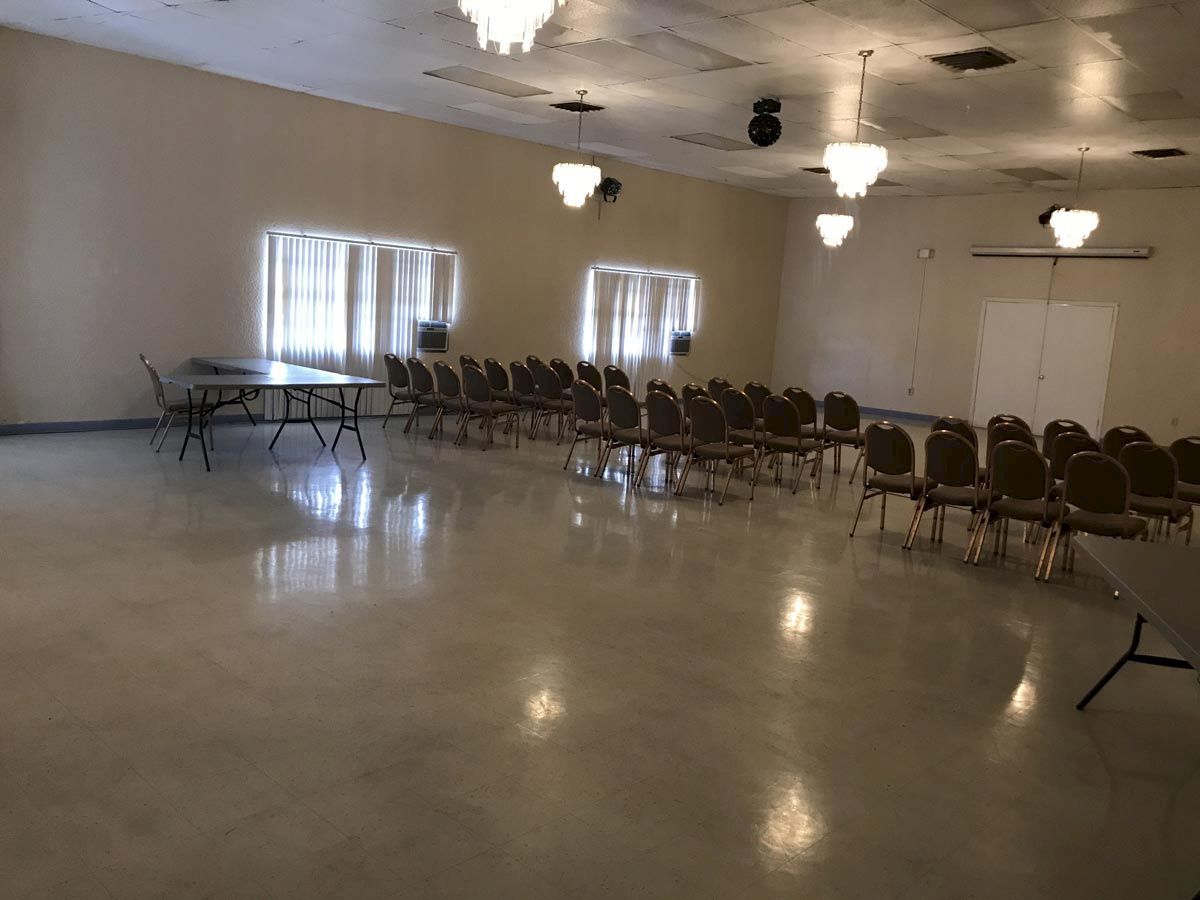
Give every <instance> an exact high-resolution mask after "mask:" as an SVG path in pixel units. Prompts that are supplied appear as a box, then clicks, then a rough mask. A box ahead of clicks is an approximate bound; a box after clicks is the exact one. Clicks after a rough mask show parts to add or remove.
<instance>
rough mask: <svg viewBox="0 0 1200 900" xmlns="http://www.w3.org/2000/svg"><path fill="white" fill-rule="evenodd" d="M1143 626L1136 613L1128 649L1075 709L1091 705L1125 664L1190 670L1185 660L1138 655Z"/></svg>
mask: <svg viewBox="0 0 1200 900" xmlns="http://www.w3.org/2000/svg"><path fill="white" fill-rule="evenodd" d="M1114 596H1116V595H1114ZM1145 624H1146V620H1145V619H1144V618H1143V617H1142V614H1141V613H1138V614H1137V618H1136V619H1135V620H1134V623H1133V640H1132V641H1130V644H1129V649H1128V650H1126V651H1125V653H1124V654H1122V656H1121V658H1120V659H1118V660H1117V661H1116V662H1115V663H1113V666H1112V668H1111V669H1109V670H1108V671H1107V672H1105V673H1104V677H1103V678H1101V679H1100V680H1099V681H1097V682H1096V683H1095V684H1094V685H1093V686H1092V689H1091V690H1090V691H1088V692H1087V693H1086V694H1084V695H1083V699H1082V700H1080V701H1079V702H1078V703H1076V704H1075V708H1076V709H1083V708H1084V707H1086V706H1087V705H1088V704H1089V703H1091V702H1092V699H1093V698H1094V697H1095V696H1096V695H1097V694H1099V693H1100V692H1101V691H1102V690H1104V686H1105V685H1107V684H1108V683H1109V682H1110V681H1112V680H1113V676H1115V675H1116V674H1117V673H1118V672H1120V671H1121V669H1122V667H1124V665H1125V663H1128V662H1134V663H1142V664H1143V665H1147V666H1162V667H1164V668H1167V669H1190V668H1192V664H1191V663H1189V662H1188V661H1187V660H1183V659H1173V658H1171V657H1169V656H1153V655H1151V654H1146V653H1138V652H1137V650H1138V644H1139V643H1140V642H1141V640H1142V626H1143V625H1145Z"/></svg>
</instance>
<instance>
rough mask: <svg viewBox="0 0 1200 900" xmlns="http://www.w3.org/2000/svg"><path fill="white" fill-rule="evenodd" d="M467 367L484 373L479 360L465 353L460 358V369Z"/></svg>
mask: <svg viewBox="0 0 1200 900" xmlns="http://www.w3.org/2000/svg"><path fill="white" fill-rule="evenodd" d="M467 366H471V367H472V368H476V369H479V370H480V371H481V372H482V371H483V366H481V365H480V364H479V360H477V359H476V358H475V357H473V356H472V355H471V354H470V353H464V354H462V355H461V356H459V358H458V367H459V368H460V369H465V368H467Z"/></svg>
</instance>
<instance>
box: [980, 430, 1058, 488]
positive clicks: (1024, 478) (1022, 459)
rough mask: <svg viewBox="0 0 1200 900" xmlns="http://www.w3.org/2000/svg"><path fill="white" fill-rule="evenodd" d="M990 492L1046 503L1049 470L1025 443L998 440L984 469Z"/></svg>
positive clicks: (1044, 462) (1022, 441)
mask: <svg viewBox="0 0 1200 900" xmlns="http://www.w3.org/2000/svg"><path fill="white" fill-rule="evenodd" d="M988 471H989V473H990V483H991V487H992V490H993V491H995V492H996V493H998V494H1003V495H1004V496H1005V497H1015V498H1016V499H1017V500H1046V499H1047V498H1049V496H1050V484H1051V482H1050V467H1049V466H1048V465H1047V464H1046V459H1045V457H1043V456H1042V454H1040V453H1038V451H1037V448H1036V447H1034V446H1033V445H1032V444H1030V443H1029V442H1028V441H1024V440H1015V441H1001V442H1000V443H998V444H997V445H996V446H995V447H993V448H992V465H991V468H990V469H989V470H988Z"/></svg>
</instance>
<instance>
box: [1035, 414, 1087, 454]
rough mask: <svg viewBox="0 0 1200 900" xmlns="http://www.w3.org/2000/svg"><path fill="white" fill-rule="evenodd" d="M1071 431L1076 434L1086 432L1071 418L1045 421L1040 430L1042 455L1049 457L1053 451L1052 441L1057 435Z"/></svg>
mask: <svg viewBox="0 0 1200 900" xmlns="http://www.w3.org/2000/svg"><path fill="white" fill-rule="evenodd" d="M1072 431H1073V432H1075V433H1076V434H1087V433H1088V430H1087V429H1086V428H1084V427H1083V426H1082V425H1080V424H1079V423H1078V422H1075V421H1072V420H1071V419H1055V420H1054V421H1053V422H1047V423H1046V427H1045V429H1044V430H1043V431H1042V456H1044V457H1046V459H1049V458H1050V455H1051V454H1052V453H1053V452H1054V442H1055V440H1057V438H1058V436H1059V435H1060V434H1067V433H1068V432H1072Z"/></svg>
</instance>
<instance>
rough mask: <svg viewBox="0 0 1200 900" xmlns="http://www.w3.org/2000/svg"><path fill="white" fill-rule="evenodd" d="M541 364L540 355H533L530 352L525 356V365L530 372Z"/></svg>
mask: <svg viewBox="0 0 1200 900" xmlns="http://www.w3.org/2000/svg"><path fill="white" fill-rule="evenodd" d="M542 364H543V363H542V358H541V357H540V356H534V355H533V354H530V355H529V356H527V357H525V365H527V366H529V371H530V372H536V371H537V367H538V366H540V365H542Z"/></svg>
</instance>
